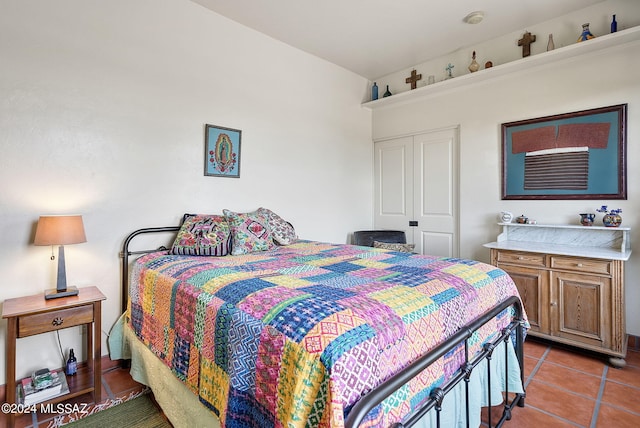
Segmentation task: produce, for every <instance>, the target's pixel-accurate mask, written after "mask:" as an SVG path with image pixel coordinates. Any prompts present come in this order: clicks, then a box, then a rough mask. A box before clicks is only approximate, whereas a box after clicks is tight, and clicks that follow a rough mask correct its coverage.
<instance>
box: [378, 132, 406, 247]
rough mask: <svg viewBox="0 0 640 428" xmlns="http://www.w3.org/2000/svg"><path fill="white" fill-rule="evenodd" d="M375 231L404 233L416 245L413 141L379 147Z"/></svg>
mask: <svg viewBox="0 0 640 428" xmlns="http://www.w3.org/2000/svg"><path fill="white" fill-rule="evenodd" d="M374 162H375V165H374V177H375V180H376V182H375V185H374V188H375V196H374V210H375V213H374V220H373V221H374V225H375V229H391V230H404V231H405V233H406V235H407V242H409V243H413V235H412V234H413V231H412V230H411V229H410V228H409V221H410V220H413V137H403V138H397V139H393V140H386V141H381V142H378V143H375V153H374Z"/></svg>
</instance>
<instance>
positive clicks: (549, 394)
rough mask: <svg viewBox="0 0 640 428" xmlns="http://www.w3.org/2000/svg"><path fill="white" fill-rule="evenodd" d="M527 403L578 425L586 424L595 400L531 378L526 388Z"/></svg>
mask: <svg viewBox="0 0 640 428" xmlns="http://www.w3.org/2000/svg"><path fill="white" fill-rule="evenodd" d="M527 404H528V405H530V406H533V407H536V408H539V409H544V410H545V411H546V412H548V413H552V414H554V415H557V416H560V417H561V418H564V419H566V420H570V421H572V422H575V423H577V424H579V425H582V426H588V425H589V423H590V422H591V415H593V409H594V407H595V404H596V401H595V399H590V398H585V397H584V396H580V395H577V394H574V393H571V392H568V391H566V390H563V389H561V388H558V387H556V386H552V385H548V384H546V383H542V382H536V381H535V380H533V381H532V382H531V383H530V384H529V386H528V388H527Z"/></svg>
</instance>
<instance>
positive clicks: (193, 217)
mask: <svg viewBox="0 0 640 428" xmlns="http://www.w3.org/2000/svg"><path fill="white" fill-rule="evenodd" d="M230 244H231V231H230V229H229V223H227V219H226V218H225V217H224V216H221V215H206V214H185V215H184V221H183V222H182V225H181V226H180V230H179V231H178V236H176V239H175V241H174V242H173V245H172V246H171V251H170V253H171V254H180V255H189V256H226V255H227V254H229V247H230Z"/></svg>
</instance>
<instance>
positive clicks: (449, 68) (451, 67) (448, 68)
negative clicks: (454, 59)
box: [444, 63, 455, 79]
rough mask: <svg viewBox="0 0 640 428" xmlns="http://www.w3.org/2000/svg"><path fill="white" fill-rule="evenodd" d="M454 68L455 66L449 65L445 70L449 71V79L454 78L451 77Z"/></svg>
mask: <svg viewBox="0 0 640 428" xmlns="http://www.w3.org/2000/svg"><path fill="white" fill-rule="evenodd" d="M453 67H455V66H454V65H451V63H449V65H447V66H446V67H445V68H444V69H445V70H447V77H446V78H447V79H451V78H452V77H453V76H452V75H451V70H453Z"/></svg>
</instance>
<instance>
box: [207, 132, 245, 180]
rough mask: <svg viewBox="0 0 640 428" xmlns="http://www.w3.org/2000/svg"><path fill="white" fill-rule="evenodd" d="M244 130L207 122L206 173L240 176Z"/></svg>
mask: <svg viewBox="0 0 640 428" xmlns="http://www.w3.org/2000/svg"><path fill="white" fill-rule="evenodd" d="M241 139H242V131H240V130H239V129H231V128H223V127H222V126H215V125H209V124H207V125H206V126H205V130H204V175H208V176H212V177H232V178H240V142H241Z"/></svg>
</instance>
